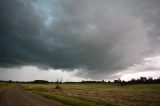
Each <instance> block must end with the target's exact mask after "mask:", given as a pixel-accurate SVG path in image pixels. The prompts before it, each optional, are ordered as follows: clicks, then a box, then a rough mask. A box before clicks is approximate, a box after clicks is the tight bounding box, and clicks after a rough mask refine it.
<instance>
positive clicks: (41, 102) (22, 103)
mask: <svg viewBox="0 0 160 106" xmlns="http://www.w3.org/2000/svg"><path fill="white" fill-rule="evenodd" d="M0 106H65V105H63V104H61V103H59V102H57V101H53V100H48V99H46V98H44V97H41V96H39V95H37V94H34V93H31V92H28V91H26V90H24V89H22V88H21V87H20V86H18V85H16V86H8V87H5V88H2V89H0Z"/></svg>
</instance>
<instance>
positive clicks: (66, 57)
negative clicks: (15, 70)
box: [0, 0, 160, 78]
mask: <svg viewBox="0 0 160 106" xmlns="http://www.w3.org/2000/svg"><path fill="white" fill-rule="evenodd" d="M159 29H160V2H159V0H154V1H149V0H141V1H139V0H134V1H128V0H117V1H113V0H99V1H97V0H45V1H43V0H11V1H10V0H1V1H0V67H2V68H10V67H21V66H28V65H32V66H37V67H39V68H53V69H62V70H66V71H72V70H74V69H79V73H78V75H79V76H83V77H90V78H102V77H104V76H107V75H110V74H113V73H115V72H118V71H120V70H123V69H126V68H128V67H130V66H132V65H134V64H138V63H140V62H142V60H143V59H144V58H145V57H147V56H151V55H156V54H159V52H160V46H159V44H160V35H159V33H160V30H159Z"/></svg>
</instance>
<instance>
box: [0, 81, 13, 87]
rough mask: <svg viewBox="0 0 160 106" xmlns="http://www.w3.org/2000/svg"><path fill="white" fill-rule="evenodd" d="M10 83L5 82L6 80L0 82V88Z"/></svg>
mask: <svg viewBox="0 0 160 106" xmlns="http://www.w3.org/2000/svg"><path fill="white" fill-rule="evenodd" d="M9 85H12V83H7V82H0V88H2V87H5V86H9Z"/></svg>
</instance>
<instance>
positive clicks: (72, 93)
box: [22, 83, 160, 106]
mask: <svg viewBox="0 0 160 106" xmlns="http://www.w3.org/2000/svg"><path fill="white" fill-rule="evenodd" d="M22 86H23V87H24V88H25V89H27V90H29V91H31V92H34V93H37V94H40V95H42V96H44V97H46V98H49V99H53V100H57V101H60V102H62V103H64V104H67V105H72V106H160V84H137V85H126V86H120V85H116V84H107V83H95V84H94V83H91V84H89V83H84V84H83V83H63V84H59V87H58V88H56V84H22Z"/></svg>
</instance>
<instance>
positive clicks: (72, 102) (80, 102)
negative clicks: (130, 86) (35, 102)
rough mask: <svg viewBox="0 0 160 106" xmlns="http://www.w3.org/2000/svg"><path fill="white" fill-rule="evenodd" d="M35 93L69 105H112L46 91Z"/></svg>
mask: <svg viewBox="0 0 160 106" xmlns="http://www.w3.org/2000/svg"><path fill="white" fill-rule="evenodd" d="M34 92H35V91H34ZM35 93H37V94H40V95H41V96H43V97H45V98H48V99H52V100H56V101H59V102H61V103H64V104H66V105H70V106H114V105H112V104H111V103H106V104H100V103H93V102H89V101H85V100H81V99H77V98H72V97H66V96H60V95H55V94H51V93H48V92H35Z"/></svg>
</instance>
